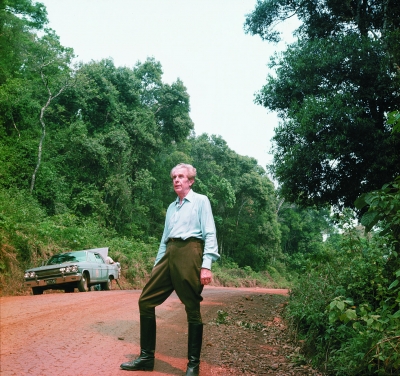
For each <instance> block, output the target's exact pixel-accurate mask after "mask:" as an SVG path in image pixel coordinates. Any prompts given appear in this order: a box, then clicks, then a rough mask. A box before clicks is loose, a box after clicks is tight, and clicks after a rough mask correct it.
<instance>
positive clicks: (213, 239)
mask: <svg viewBox="0 0 400 376" xmlns="http://www.w3.org/2000/svg"><path fill="white" fill-rule="evenodd" d="M202 201H203V205H202V207H201V213H200V221H201V232H202V236H203V240H204V252H203V263H202V266H201V267H202V268H206V269H210V270H211V265H212V263H213V262H214V261H216V260H218V259H219V254H218V243H217V231H216V228H215V222H214V217H213V214H212V209H211V204H210V200H209V199H208V197H206V196H203V200H202Z"/></svg>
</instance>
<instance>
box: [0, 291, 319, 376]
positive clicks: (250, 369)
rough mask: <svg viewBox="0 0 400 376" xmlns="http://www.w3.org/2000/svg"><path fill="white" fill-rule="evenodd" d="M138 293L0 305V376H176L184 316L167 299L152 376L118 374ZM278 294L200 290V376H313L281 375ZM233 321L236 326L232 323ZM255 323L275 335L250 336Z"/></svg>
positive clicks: (135, 320) (132, 332)
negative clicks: (201, 297) (201, 298)
mask: <svg viewBox="0 0 400 376" xmlns="http://www.w3.org/2000/svg"><path fill="white" fill-rule="evenodd" d="M140 292H141V291H140V290H111V291H90V292H87V293H78V292H75V293H73V294H64V293H45V294H43V295H37V296H16V297H2V298H0V317H1V328H0V329H1V334H0V335H1V342H0V345H1V349H0V374H1V375H2V376H14V375H15V376H23V375H29V376H52V375H63V376H77V375H85V376H95V375H96V376H128V375H131V374H135V375H184V374H185V370H186V364H187V359H186V355H187V323H186V314H185V310H184V306H183V305H182V303H181V302H180V301H179V299H178V298H177V296H176V295H175V294H173V295H171V297H170V298H168V299H167V301H166V302H165V303H164V304H163V305H161V306H159V307H157V309H156V315H157V346H156V347H157V349H156V362H155V369H154V371H153V372H143V371H140V372H137V371H136V372H132V371H131V372H129V371H123V370H121V369H120V367H119V365H120V364H121V363H122V362H125V361H128V360H131V359H133V358H136V357H137V355H138V353H139V350H140V347H139V312H138V298H139V296H140ZM285 294H287V291H286V290H275V289H274V290H269V289H262V288H240V289H236V288H223V287H212V286H206V287H205V289H204V292H203V297H204V301H203V303H202V315H203V321H204V323H205V327H204V340H203V352H202V362H201V371H200V375H201V376H206V375H221V376H222V375H239V374H249V375H257V374H265V375H297V374H310V375H311V374H314V373H312V372H309V373H307V372H305V373H299V372H297V371H296V370H295V369H294V368H293V365H291V366H290V367H285V363H287V361H285V357H284V354H283V353H282V352H281V351H280V350H281V349H280V347H282V346H279V343H278V342H277V341H278V337H279V331H280V330H281V329H282V328H281V327H280V326H282V324H281V323H280V321H281V319H280V318H279V316H277V314H279V312H280V311H279V310H280V307H282V306H283V305H284V304H285V299H286V297H285V296H284V295H285ZM268 301H269V303H268ZM266 303H268V304H266ZM252 307H253V308H252ZM266 307H267V308H266ZM268 307H269V308H270V309H271V312H268V310H269V308H268ZM218 311H219V314H218ZM235 315H236V316H235ZM234 316H235V317H234ZM250 316H251V317H250ZM218 317H219V319H220V320H219V321H221V318H222V321H223V322H222V323H221V322H218V320H217V318H218ZM239 317H242V318H244V319H242V321H240V322H239V321H238V318H239ZM238 322H239V324H237V323H238ZM255 322H257V323H260V324H259V328H258V329H260V328H261V327H262V328H264V329H265V328H267V327H268V326H269V327H272V329H273V330H274V332H273V333H276V334H277V335H275V334H271V335H269V334H268V335H267V334H266V333H265V332H264V333H263V332H262V330H261V331H260V330H258V331H257V330H256V329H257V328H256V326H255V324H254V325H253V327H251V325H250V324H251V323H255ZM261 323H263V324H261ZM268 323H270V324H271V325H269V324H268ZM246 325H247V328H246V327H245V326H246ZM260 325H261V326H260ZM252 329H254V330H252ZM268 333H270V332H268ZM266 335H267V337H266ZM271 341H272V342H274V343H275V345H274V343H272V342H271ZM263 357H265V359H264V360H263ZM286 366H287V364H286ZM285 370H286V371H285Z"/></svg>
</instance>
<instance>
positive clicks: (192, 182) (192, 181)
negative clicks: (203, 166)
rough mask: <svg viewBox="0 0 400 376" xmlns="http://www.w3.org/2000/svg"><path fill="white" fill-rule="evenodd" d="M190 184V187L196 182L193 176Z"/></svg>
mask: <svg viewBox="0 0 400 376" xmlns="http://www.w3.org/2000/svg"><path fill="white" fill-rule="evenodd" d="M189 184H190V187H192V185H193V184H194V179H193V178H191V179H189Z"/></svg>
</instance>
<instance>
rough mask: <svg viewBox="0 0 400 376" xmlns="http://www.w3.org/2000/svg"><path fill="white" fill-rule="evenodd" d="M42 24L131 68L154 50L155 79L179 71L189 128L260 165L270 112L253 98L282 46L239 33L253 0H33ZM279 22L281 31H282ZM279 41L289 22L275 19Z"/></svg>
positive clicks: (272, 122) (65, 41)
mask: <svg viewBox="0 0 400 376" xmlns="http://www.w3.org/2000/svg"><path fill="white" fill-rule="evenodd" d="M39 1H40V2H42V3H44V4H45V6H46V8H47V12H48V18H49V21H50V24H49V27H51V28H52V29H54V30H55V31H56V33H57V35H58V36H59V37H60V42H61V44H62V45H63V46H65V47H72V48H73V49H74V51H75V54H76V55H78V60H81V61H84V62H88V61H91V60H95V61H98V60H100V59H103V58H112V59H113V60H114V64H115V65H116V66H126V67H129V68H133V66H134V65H135V64H136V62H138V61H141V62H144V61H145V60H146V58H147V57H154V58H155V59H156V60H157V61H159V62H160V63H161V65H162V67H163V71H164V75H163V81H164V82H166V83H169V84H171V83H172V82H174V81H176V79H177V78H180V79H181V80H182V81H183V83H184V85H185V86H186V88H187V91H188V94H189V95H190V106H191V113H190V115H191V118H192V120H193V122H194V125H195V133H196V135H200V134H202V133H208V134H209V135H211V134H216V135H220V136H221V137H222V138H223V139H224V140H225V141H226V142H227V144H228V146H229V147H230V148H231V149H233V150H234V151H235V152H237V153H238V154H240V155H248V156H250V157H254V158H256V159H257V160H258V163H259V164H260V165H261V166H263V167H265V165H266V164H267V163H270V162H271V160H272V156H271V155H270V154H269V153H268V152H269V150H270V147H271V143H270V140H271V138H272V136H273V133H274V128H275V127H276V126H277V125H278V119H277V117H276V114H274V113H269V112H267V110H266V109H265V108H263V107H261V106H259V105H256V104H254V94H255V92H257V91H258V90H260V89H261V87H262V86H263V84H264V83H265V80H266V77H267V74H268V67H267V64H268V61H269V57H270V56H272V54H273V53H274V52H275V51H277V50H282V49H283V48H284V47H285V44H284V43H281V44H280V45H274V44H270V43H266V42H263V41H262V40H261V39H260V37H258V36H250V35H247V34H245V33H244V31H243V24H244V22H245V16H246V14H248V13H250V12H251V11H252V10H253V9H254V6H255V4H256V0H113V1H111V0H39ZM285 29H286V31H285ZM282 30H283V31H284V36H285V40H286V41H287V42H290V41H291V40H292V38H291V29H290V24H289V25H283V27H282Z"/></svg>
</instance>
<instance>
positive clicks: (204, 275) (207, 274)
mask: <svg viewBox="0 0 400 376" xmlns="http://www.w3.org/2000/svg"><path fill="white" fill-rule="evenodd" d="M211 281H212V273H211V270H209V269H206V268H201V270H200V283H201V284H202V285H208V284H209V283H211Z"/></svg>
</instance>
